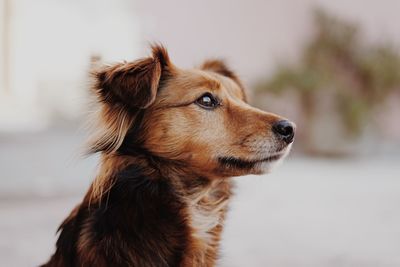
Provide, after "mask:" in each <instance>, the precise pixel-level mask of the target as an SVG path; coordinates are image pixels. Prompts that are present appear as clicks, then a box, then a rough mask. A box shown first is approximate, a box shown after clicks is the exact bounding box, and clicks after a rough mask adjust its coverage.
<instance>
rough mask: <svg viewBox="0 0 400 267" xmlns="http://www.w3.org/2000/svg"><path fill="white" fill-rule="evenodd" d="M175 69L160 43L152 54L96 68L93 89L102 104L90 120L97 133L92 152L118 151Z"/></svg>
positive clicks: (92, 141) (90, 143)
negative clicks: (161, 85) (131, 60)
mask: <svg viewBox="0 0 400 267" xmlns="http://www.w3.org/2000/svg"><path fill="white" fill-rule="evenodd" d="M173 71H174V66H173V65H172V64H171V62H170V60H169V57H168V53H167V51H166V49H165V48H164V47H162V46H160V45H157V46H153V47H152V55H151V57H147V58H143V59H139V60H137V61H134V62H128V63H120V64H116V65H113V66H110V67H105V68H103V69H100V70H97V71H94V72H93V75H94V78H95V84H94V86H93V89H94V92H95V94H96V96H97V99H98V102H100V108H99V109H97V112H96V113H93V116H95V117H94V118H93V119H91V121H90V122H89V123H90V124H92V125H93V126H92V128H93V129H94V133H93V134H92V136H91V140H90V141H89V151H88V153H96V152H100V151H102V152H107V153H110V152H114V151H117V150H118V149H119V148H120V146H121V145H122V143H123V141H124V139H125V137H126V135H127V133H128V132H129V130H130V129H131V128H132V126H133V125H135V127H137V126H138V125H140V117H141V116H140V114H143V112H144V109H146V108H148V107H149V106H151V104H153V103H154V100H155V99H156V96H157V91H158V88H159V86H160V82H161V81H162V80H164V79H167V78H168V77H170V76H171V75H173ZM93 122H94V123H93Z"/></svg>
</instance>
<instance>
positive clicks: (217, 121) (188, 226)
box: [42, 45, 287, 267]
mask: <svg viewBox="0 0 400 267" xmlns="http://www.w3.org/2000/svg"><path fill="white" fill-rule="evenodd" d="M93 78H94V85H93V87H92V93H93V94H94V95H96V98H97V102H98V105H99V106H100V107H99V109H98V111H97V112H96V113H95V114H94V117H95V118H96V123H95V124H94V128H95V132H94V133H93V135H92V137H91V138H90V141H89V148H88V151H89V153H100V155H101V156H100V168H99V171H98V174H97V175H96V177H95V179H94V181H93V183H92V185H91V186H90V188H89V190H88V192H87V193H86V195H85V197H84V198H83V200H82V202H81V203H80V204H78V205H77V206H76V207H75V208H74V209H73V210H72V212H71V213H70V215H69V216H68V217H67V218H66V219H65V220H64V222H63V223H62V224H61V226H60V228H59V236H58V240H57V243H56V251H55V253H54V254H53V256H52V257H51V258H50V260H49V261H48V262H47V263H46V264H44V265H42V266H48V267H54V266H57V267H66V266H96V267H97V266H99V267H102V266H140V267H146V266H149V267H152V266H154V267H162V266H214V265H215V262H216V260H217V258H218V247H219V241H220V236H221V232H222V229H223V223H224V219H225V215H226V211H227V204H228V202H229V199H230V196H231V191H232V181H231V179H230V177H231V176H238V175H244V174H249V173H261V172H262V170H261V169H260V166H264V165H266V164H267V165H268V164H269V163H270V161H273V160H275V159H278V158H279V157H281V155H283V154H284V153H283V152H282V151H283V150H284V147H286V146H287V144H282V141H279V140H278V139H277V138H275V136H274V134H273V133H271V131H272V130H271V129H272V126H271V125H272V124H273V123H274V122H276V121H279V120H281V118H280V117H279V116H276V115H274V114H271V113H266V112H263V111H260V110H257V109H255V108H252V107H250V106H249V105H248V104H247V101H246V95H245V92H244V89H243V85H242V84H241V83H240V81H239V79H238V78H237V76H236V75H235V74H234V72H233V71H232V70H230V69H229V68H228V67H227V66H226V64H225V63H223V62H222V61H219V60H211V61H207V62H205V63H204V64H203V65H202V66H201V68H200V69H196V70H181V69H179V68H177V67H176V66H174V65H173V64H172V63H171V61H170V59H169V56H168V53H167V51H166V49H165V48H164V47H162V46H160V45H155V46H153V47H152V53H151V56H149V57H147V58H143V59H139V60H137V61H133V62H125V63H119V64H115V65H113V66H107V67H103V68H100V69H97V70H96V71H94V72H93ZM210 91H211V92H214V93H219V94H220V97H221V98H224V99H222V100H221V101H222V104H221V105H219V106H218V110H215V111H211V110H210V109H209V108H204V106H203V107H202V105H203V104H201V103H200V102H199V101H198V99H199V97H200V99H201V98H202V97H201V94H204V92H206V93H207V94H208V95H209V94H210ZM247 121H252V124H249V125H246V123H247ZM208 123H209V124H210V125H208ZM242 125H246V127H241V126H242ZM257 147H258V150H257ZM265 147H268V149H267V150H266V149H265ZM260 149H261V150H260ZM272 150H276V151H275V152H274V153H275V154H274V156H273V157H267V156H266V155H264V156H263V157H261V158H258V159H252V160H250V159H249V158H250V157H260V155H261V156H262V155H263V153H265V151H267V152H268V151H272ZM222 153H223V154H224V155H222V156H221V154H222ZM268 153H269V152H268ZM267 159H268V160H269V161H267ZM261 163H263V164H261Z"/></svg>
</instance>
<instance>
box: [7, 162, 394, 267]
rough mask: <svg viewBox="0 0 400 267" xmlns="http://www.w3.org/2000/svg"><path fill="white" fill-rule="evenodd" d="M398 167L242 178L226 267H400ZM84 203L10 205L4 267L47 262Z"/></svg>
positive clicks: (315, 168)
mask: <svg viewBox="0 0 400 267" xmlns="http://www.w3.org/2000/svg"><path fill="white" fill-rule="evenodd" d="M398 162H399V161H398V158H397V159H396V158H394V159H393V158H386V159H384V158H379V159H374V160H372V159H371V160H368V159H364V160H354V159H348V160H346V161H344V160H340V161H332V160H318V159H297V158H295V159H289V160H288V161H287V162H286V163H284V164H283V165H282V166H281V167H280V169H278V170H276V171H275V173H273V174H271V175H268V176H265V177H255V176H249V177H240V178H238V179H237V180H238V181H239V184H238V187H237V190H236V191H237V192H236V196H235V198H234V200H233V202H232V203H231V211H230V213H229V216H228V219H227V221H226V228H225V232H224V236H223V240H222V253H221V261H220V266H223V267H235V266H238V267H239V266H240V267H242V266H260V267H261V266H273V267H283V266H288V267H292V266H295V267H298V266H300V267H301V266H305V267H312V266H322V267H329V266H349V267H350V266H351V267H354V266H363V267H365V266H379V267H381V266H393V267H394V266H400V175H399V168H398V165H397V163H398ZM85 183H86V182H85ZM80 198H81V196H75V197H55V198H44V199H43V198H42V199H35V198H26V199H20V200H18V199H9V200H2V201H1V202H0V218H1V220H0V236H1V238H0V260H1V264H0V265H1V266H33V265H37V264H39V263H42V262H44V261H45V260H46V259H47V258H48V257H49V256H50V254H51V253H52V252H53V246H54V243H55V235H54V233H55V231H56V228H57V227H58V225H59V223H60V222H61V221H62V219H63V218H64V217H65V216H66V215H67V213H68V212H69V211H70V210H71V209H72V208H73V206H74V205H75V204H77V202H78V201H79V200H80Z"/></svg>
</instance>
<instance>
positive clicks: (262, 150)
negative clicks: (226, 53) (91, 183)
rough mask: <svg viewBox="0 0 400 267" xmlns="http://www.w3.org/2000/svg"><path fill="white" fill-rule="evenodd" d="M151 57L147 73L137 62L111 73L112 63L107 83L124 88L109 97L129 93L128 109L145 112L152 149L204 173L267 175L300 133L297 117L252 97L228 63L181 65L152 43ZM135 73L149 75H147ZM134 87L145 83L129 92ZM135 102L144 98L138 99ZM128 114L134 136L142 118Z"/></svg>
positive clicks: (146, 140) (144, 132) (143, 130)
mask: <svg viewBox="0 0 400 267" xmlns="http://www.w3.org/2000/svg"><path fill="white" fill-rule="evenodd" d="M152 59H153V61H152V60H149V62H146V64H147V65H146V66H141V67H140V68H139V70H141V71H143V70H146V75H145V74H143V73H134V72H135V70H132V66H131V67H127V66H120V67H119V69H124V68H128V71H126V70H124V74H119V75H115V74H114V76H113V74H112V73H109V72H110V71H113V72H115V71H116V69H115V67H113V69H108V70H106V72H104V73H105V74H103V75H105V76H104V77H103V80H102V81H103V84H102V86H101V90H104V88H105V89H106V90H115V89H116V88H117V90H118V91H116V92H115V93H114V94H111V93H110V92H108V95H105V96H106V97H103V101H108V102H109V101H116V100H117V99H118V98H121V99H123V101H125V104H124V105H120V104H118V106H119V107H120V106H122V108H123V109H126V110H127V114H128V115H126V116H128V117H129V112H131V113H134V112H139V111H140V113H141V125H140V130H139V132H138V134H139V135H140V137H138V138H137V139H138V140H140V146H142V148H144V149H145V150H146V151H149V152H150V153H151V154H153V155H155V156H158V157H162V158H164V159H169V160H179V161H183V162H185V164H187V166H189V167H191V168H193V169H194V170H195V171H196V172H198V173H200V174H204V175H208V176H219V177H221V176H223V177H225V176H236V175H245V174H261V173H264V172H267V171H269V170H270V169H271V168H272V167H273V166H274V165H275V164H276V163H277V162H279V161H280V160H281V159H283V158H284V157H285V156H286V155H287V153H288V152H289V150H290V147H291V143H292V141H293V137H294V125H293V123H291V122H289V121H287V120H285V119H283V118H282V117H279V116H277V115H275V114H272V113H267V112H264V111H261V110H259V109H256V108H254V107H252V106H250V105H249V104H247V101H246V95H245V92H244V90H243V86H242V84H241V83H240V81H239V80H238V78H237V77H236V75H235V74H234V73H233V72H232V71H231V70H229V69H228V68H227V67H226V66H225V64H224V63H223V62H221V61H217V60H214V61H207V62H206V63H205V64H203V66H201V67H200V68H198V69H193V70H181V69H178V68H177V67H175V66H173V65H172V64H171V62H170V61H169V58H168V55H167V54H166V51H165V50H164V49H163V48H161V47H155V48H153V58H152ZM142 61H143V60H142ZM140 63H141V62H136V65H137V64H139V65H140ZM127 64H129V63H127ZM149 64H150V65H151V64H153V65H151V66H150V67H149V66H148V65H149ZM146 67H147V68H150V70H148V69H146ZM107 71H108V73H107ZM129 71H130V72H129ZM130 75H134V76H142V77H141V79H142V81H140V80H139V81H138V80H137V79H136V78H135V77H129V76H130ZM130 79H131V80H130ZM107 80H108V82H109V84H105V82H106V81H107ZM110 82H112V83H114V85H113V84H111V83H110ZM118 83H119V84H118ZM121 84H122V85H121ZM134 86H136V87H142V88H139V89H135V91H134V93H132V92H131V93H129V90H132V88H130V87H134ZM113 87H114V88H113ZM123 90H125V91H126V92H123ZM140 90H142V91H143V92H140ZM103 94H104V92H103ZM135 101H139V102H140V101H141V102H140V103H134V104H133V105H131V104H132V103H133V102H135ZM113 105H116V104H113ZM124 106H125V107H124ZM106 110H109V109H108V108H107V109H106ZM129 110H132V111H129ZM116 113H117V112H114V113H113V114H115V115H118V114H116ZM124 114H125V113H124ZM120 116H121V115H120ZM125 120H128V121H129V123H128V124H129V127H128V128H129V129H127V130H126V135H129V132H130V129H132V128H134V127H135V125H134V124H135V119H132V120H131V121H130V119H129V118H128V119H127V118H125ZM121 142H122V141H121ZM123 145H124V143H123V142H122V146H123ZM126 145H129V144H128V143H127V144H126Z"/></svg>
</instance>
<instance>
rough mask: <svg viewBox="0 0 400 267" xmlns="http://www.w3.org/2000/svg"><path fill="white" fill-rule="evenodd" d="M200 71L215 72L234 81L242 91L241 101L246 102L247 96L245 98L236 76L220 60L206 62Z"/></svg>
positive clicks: (243, 90)
mask: <svg viewBox="0 0 400 267" xmlns="http://www.w3.org/2000/svg"><path fill="white" fill-rule="evenodd" d="M200 69H202V70H208V71H213V72H216V73H218V74H220V75H222V76H225V77H228V78H231V79H232V80H234V81H235V82H236V83H237V84H238V85H239V87H240V88H241V89H242V92H243V100H244V101H245V102H247V96H246V91H245V89H244V86H243V84H242V82H241V81H240V79H239V78H238V76H237V75H236V74H235V73H234V72H233V71H232V70H231V69H230V68H229V67H228V66H227V65H226V63H225V62H224V61H223V60H221V59H209V60H206V61H205V62H204V63H203V64H202V65H201V66H200Z"/></svg>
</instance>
